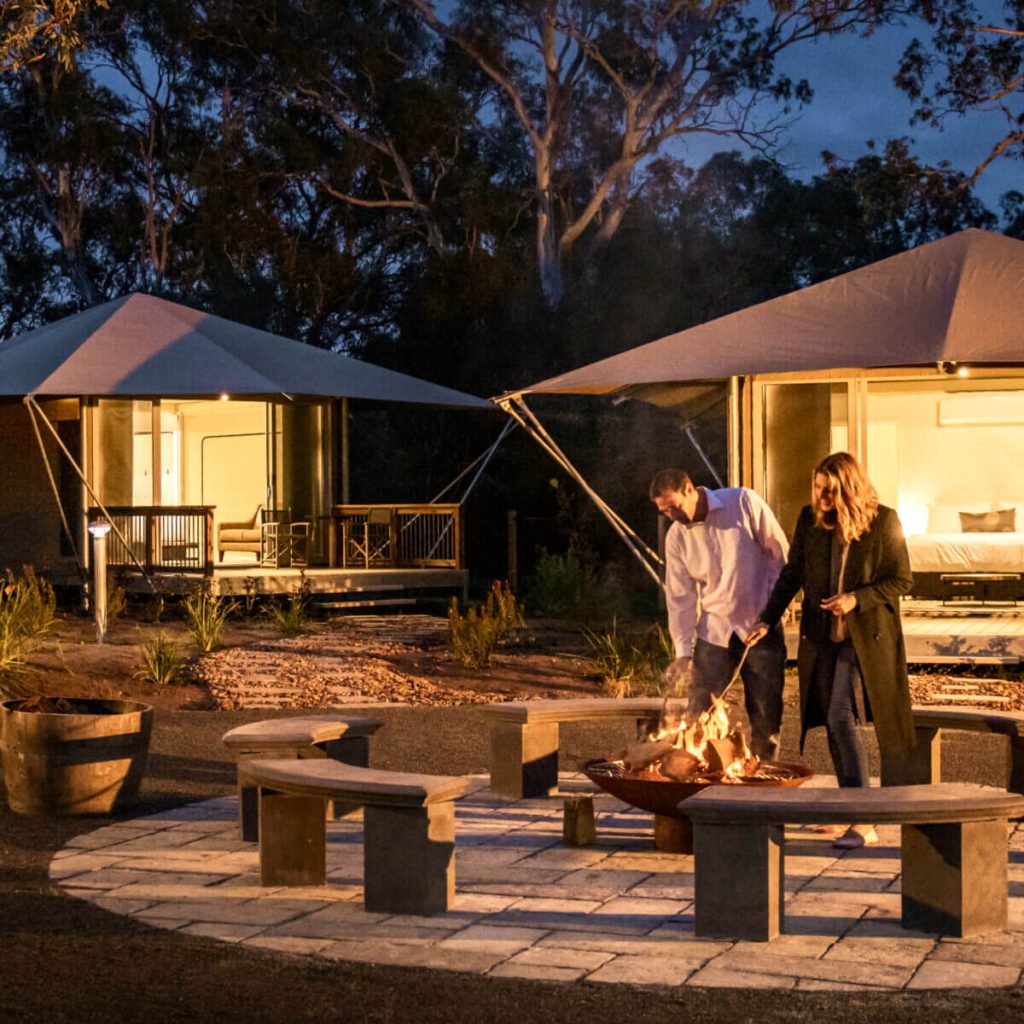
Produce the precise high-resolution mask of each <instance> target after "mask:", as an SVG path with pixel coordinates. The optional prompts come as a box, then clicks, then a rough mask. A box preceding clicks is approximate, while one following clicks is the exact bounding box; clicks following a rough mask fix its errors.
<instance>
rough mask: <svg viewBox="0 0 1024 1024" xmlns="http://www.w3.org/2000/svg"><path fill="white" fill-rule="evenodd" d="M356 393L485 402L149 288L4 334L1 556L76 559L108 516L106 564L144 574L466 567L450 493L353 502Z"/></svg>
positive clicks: (457, 403) (58, 565)
mask: <svg viewBox="0 0 1024 1024" xmlns="http://www.w3.org/2000/svg"><path fill="white" fill-rule="evenodd" d="M350 398H355V399H369V400H376V401H387V402H409V403H420V404H427V405H439V406H451V407H456V408H463V409H490V408H493V407H492V406H491V405H490V404H489V403H487V402H485V401H483V400H482V399H479V398H475V397H473V396H471V395H467V394H463V393H461V392H459V391H453V390H451V389H450V388H444V387H440V386H438V385H436V384H431V383H428V382H426V381H423V380H418V379H416V378H414V377H409V376H406V375H405V374H401V373H395V372H392V371H390V370H385V369H383V368H381V367H377V366H372V365H370V364H368V363H364V362H361V361H360V360H357V359H351V358H347V357H345V356H341V355H338V354H336V353H332V352H326V351H322V350H319V349H314V348H311V347H310V346H308V345H303V344H300V343H299V342H296V341H292V340H290V339H287V338H282V337H278V336H276V335H274V334H270V333H267V332H266V331H260V330H256V329H254V328H251V327H246V326H243V325H242V324H237V323H232V322H231V321H228V320H224V319H222V318H220V317H216V316H211V315H209V314H207V313H202V312H199V311H197V310H194V309H189V308H187V307H185V306H181V305H178V304H176V303H173V302H168V301H166V300H164V299H159V298H156V297H154V296H151V295H141V294H133V295H129V296H127V297H124V298H121V299H116V300H114V301H113V302H107V303H104V304H102V305H99V306H95V307H93V308H91V309H88V310H86V311H85V312H83V313H79V314H77V315H75V316H71V317H68V318H66V319H64V320H61V321H59V322H57V323H53V324H49V325H47V326H45V327H41V328H39V329H37V330H34V331H30V332H28V333H26V334H24V335H21V336H19V337H16V338H13V339H11V340H9V341H6V342H4V343H2V344H0V436H2V438H3V445H4V451H5V455H4V458H3V460H2V461H0V566H5V565H6V566H17V565H20V564H23V563H31V564H34V565H36V566H37V567H40V568H44V567H45V568H47V569H49V570H50V571H51V572H55V573H58V574H59V572H60V570H61V569H62V568H64V569H71V570H74V568H75V565H74V563H75V562H76V561H77V562H78V563H79V564H78V570H79V572H81V570H82V568H83V564H82V563H83V562H84V561H86V560H87V557H88V546H87V544H86V536H87V535H86V523H87V521H88V520H89V518H91V517H92V516H94V515H101V514H102V515H104V516H106V517H107V518H109V519H110V521H111V522H112V523H113V524H114V533H115V538H114V541H113V542H112V545H111V562H112V564H120V565H124V566H134V567H136V568H137V569H140V570H145V571H147V572H154V571H156V572H159V571H166V572H168V573H172V574H175V573H183V572H189V571H200V572H205V573H212V572H214V570H217V571H220V570H224V571H225V572H227V573H229V574H230V572H232V571H234V572H235V574H236V575H237V574H238V573H239V572H242V573H245V574H250V573H251V571H252V569H253V567H254V566H256V567H259V568H269V569H273V570H274V573H273V576H274V577H275V578H279V577H280V576H281V573H280V572H279V570H281V569H290V568H292V567H293V566H297V565H302V566H303V567H305V566H306V565H308V564H312V563H314V562H316V561H318V560H319V561H321V562H324V563H329V565H328V567H335V568H337V567H342V568H347V567H358V568H362V569H369V568H371V567H373V568H381V567H384V568H388V569H398V568H406V569H408V568H428V567H429V568H433V569H438V568H439V567H440V568H445V569H456V570H457V571H458V572H460V573H461V572H462V567H461V563H460V559H461V553H460V552H459V551H458V546H459V523H458V521H457V520H458V506H457V505H454V506H452V505H445V506H432V507H430V508H426V507H424V508H423V509H421V511H420V512H418V513H409V514H408V515H407V514H406V513H404V512H403V511H402V507H401V506H384V507H382V508H381V509H377V510H376V511H375V512H372V510H370V509H368V508H366V507H362V506H350V505H349V504H348V499H349V494H348V435H347V421H348V415H347V401H348V399H350ZM55 498H57V499H59V500H56V501H55V500H54V499H55ZM371 512H372V514H371ZM410 517H413V518H415V519H416V522H417V526H416V528H415V529H414V530H411V531H410V530H408V529H406V526H407V524H408V522H409V521H411V518H410ZM374 518H376V520H377V522H376V524H373V525H374V528H375V529H376V537H375V538H374V537H371V536H370V534H371V532H372V531H371V529H370V525H371V523H368V521H372V520H374ZM428 522H429V523H430V524H432V525H430V526H427V525H425V524H427V523H428ZM413 535H415V536H416V537H417V542H416V544H415V545H414V544H413V543H412V537H413ZM403 538H404V540H403ZM421 549H422V550H421ZM318 556H319V557H318ZM72 575H74V573H72ZM295 575H297V573H296V574H295ZM447 580H448V582H450V573H449V574H448V577H447ZM293 582H294V581H293ZM341 582H343V581H341V580H339V579H335V580H333V581H331V584H330V587H331V588H337V589H343V588H342V587H341V586H340V583H341ZM421 582H423V581H421ZM324 587H325V588H327V587H328V584H326V583H325V584H324ZM221 589H225V588H224V587H222V588H221ZM228 589H229V588H228Z"/></svg>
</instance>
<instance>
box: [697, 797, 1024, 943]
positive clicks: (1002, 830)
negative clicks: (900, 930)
mask: <svg viewBox="0 0 1024 1024" xmlns="http://www.w3.org/2000/svg"><path fill="white" fill-rule="evenodd" d="M679 807H680V809H681V810H685V812H686V814H687V815H688V816H689V818H690V821H691V822H692V823H693V831H694V848H695V866H694V876H695V877H694V891H695V899H696V907H695V931H696V934H697V935H701V936H708V937H715V938H725V937H729V938H739V939H752V940H756V941H762V942H765V941H768V940H770V939H773V938H775V937H776V936H777V935H778V934H779V932H780V931H782V928H783V893H784V891H785V890H784V875H785V832H784V826H785V825H787V824H791V825H796V824H826V825H827V824H836V825H847V824H858V823H862V824H873V825H875V824H899V825H902V826H903V827H902V841H901V864H902V867H901V871H902V881H901V892H902V904H903V906H902V923H903V927H904V928H915V929H919V930H921V931H926V932H942V933H944V934H947V935H954V936H961V937H962V936H969V935H977V934H981V933H983V932H986V931H995V930H1005V928H1006V923H1007V892H1008V890H1007V865H1006V862H1007V821H1008V819H1009V818H1011V817H1017V816H1018V815H1020V814H1022V813H1024V796H1020V795H1019V794H1016V793H1007V792H1004V791H1003V790H998V789H989V788H986V787H984V786H974V785H963V784H949V783H936V784H933V785H927V786H924V785H922V786H889V787H884V788H866V789H808V788H807V787H806V786H804V787H801V788H799V789H766V788H757V787H747V786H711V787H709V788H708V789H706V790H704V791H703V792H701V793H698V794H697V795H695V796H692V797H689V798H688V799H686V800H683V801H682V802H681V803H680V805H679Z"/></svg>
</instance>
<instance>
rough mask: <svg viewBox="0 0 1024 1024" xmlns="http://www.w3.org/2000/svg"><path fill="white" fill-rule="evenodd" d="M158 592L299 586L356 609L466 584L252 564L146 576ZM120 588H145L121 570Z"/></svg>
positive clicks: (455, 575)
mask: <svg viewBox="0 0 1024 1024" xmlns="http://www.w3.org/2000/svg"><path fill="white" fill-rule="evenodd" d="M151 578H152V580H153V582H154V584H155V585H156V586H157V588H158V589H159V590H161V591H162V592H164V593H168V594H184V593H188V592H189V591H191V590H194V589H195V587H196V586H197V585H198V584H199V583H200V582H201V581H203V580H208V581H209V583H210V588H211V590H212V591H213V593H215V594H224V595H226V596H231V597H244V596H246V595H248V594H257V595H261V596H262V595H270V594H292V593H296V592H297V591H299V590H301V589H302V588H303V587H304V586H305V587H306V588H307V589H308V590H309V591H310V592H311V593H312V594H314V595H326V594H332V595H343V596H344V597H345V599H346V600H347V601H348V603H350V604H352V605H353V606H356V604H357V601H359V600H360V599H362V601H363V603H364V604H370V603H371V602H373V603H394V604H397V603H399V602H400V601H401V600H403V599H404V598H407V595H408V594H409V593H410V592H413V591H419V590H439V591H457V592H458V593H460V594H465V591H466V587H467V586H468V584H469V572H468V571H467V570H465V569H452V568H432V569H342V568H321V567H317V566H313V567H309V568H287V569H285V568H276V567H273V566H261V565H257V564H254V563H234V562H233V563H230V564H226V565H225V564H219V565H217V566H215V567H214V569H213V571H212V573H210V574H209V575H203V574H200V573H195V572H173V571H163V572H160V571H156V572H153V573H152V574H151ZM50 579H51V580H52V581H53V582H54V583H56V584H63V585H66V586H78V585H80V580H79V577H78V574H77V573H75V572H74V571H71V572H62V573H61V572H58V573H50ZM123 585H124V586H125V587H126V588H127V589H128V590H130V591H133V592H142V591H144V590H146V589H147V587H146V584H145V581H144V580H143V578H142V575H141V573H139V572H137V571H126V572H125V573H124V575H123Z"/></svg>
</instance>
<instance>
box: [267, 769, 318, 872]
mask: <svg viewBox="0 0 1024 1024" xmlns="http://www.w3.org/2000/svg"><path fill="white" fill-rule="evenodd" d="M324 803H325V801H324V800H322V799H321V798H320V797H298V796H286V795H284V794H282V793H276V792H274V791H273V790H268V789H263V788H262V787H261V788H260V793H259V831H260V835H259V839H260V885H323V884H324V883H325V882H326V881H327V825H326V821H325V818H324Z"/></svg>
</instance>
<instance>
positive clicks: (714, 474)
mask: <svg viewBox="0 0 1024 1024" xmlns="http://www.w3.org/2000/svg"><path fill="white" fill-rule="evenodd" d="M683 433H684V434H686V437H687V439H688V440H689V442H690V444H692V445H693V447H694V449H695V450H696V452H697V454H698V455H699V456H700V457H701V461H703V463H704V465H705V466H706V467H707V470H708V472H709V473H710V474H711V476H712V477H713V478H714V481H715V486H717V487H721V486H722V478H721V477H720V476H719V475H718V470H717V469H715V467H714V465H713V464H712V462H711V460H710V459H709V458H708V457H707V456H706V455H705V454H704V449H703V448H701V446H700V441H698V440H697V438H695V437H694V436H693V427H691V426H690V424H689V423H687V424H686V426H685V427H683Z"/></svg>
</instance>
